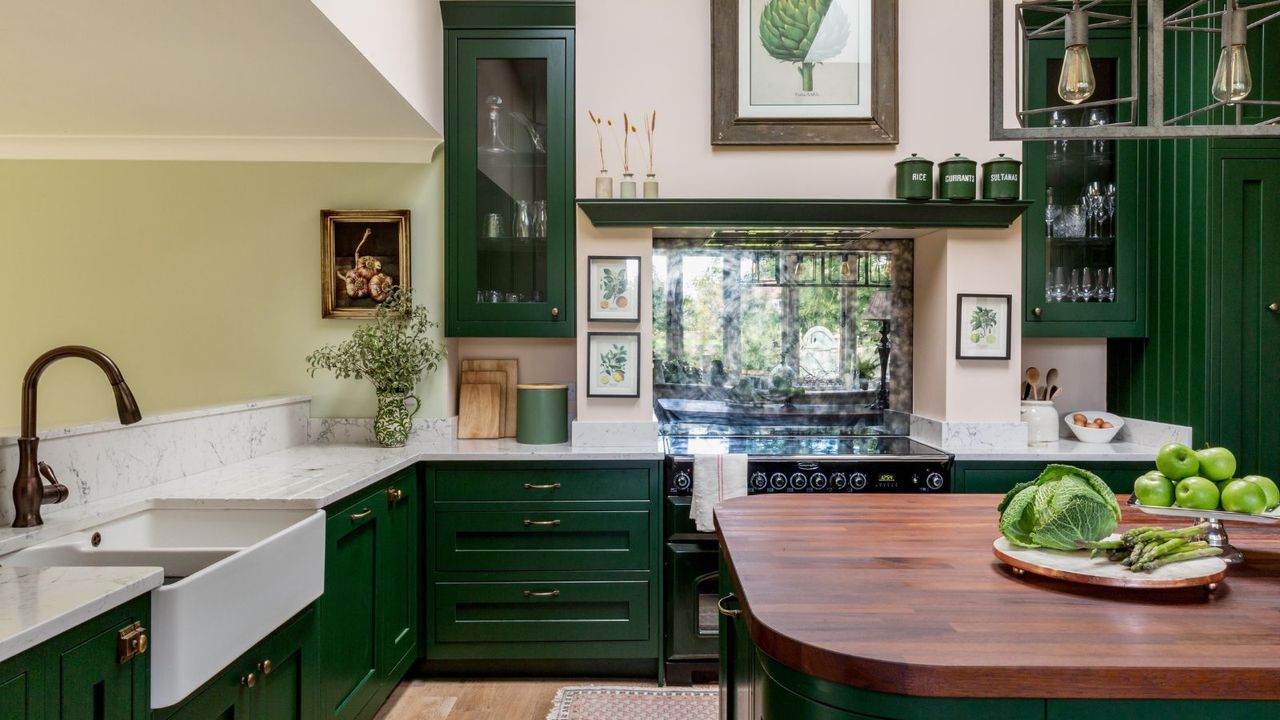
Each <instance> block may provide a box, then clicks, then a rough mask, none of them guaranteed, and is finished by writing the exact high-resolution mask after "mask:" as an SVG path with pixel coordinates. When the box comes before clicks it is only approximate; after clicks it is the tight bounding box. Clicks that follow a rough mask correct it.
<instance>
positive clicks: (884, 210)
mask: <svg viewBox="0 0 1280 720" xmlns="http://www.w3.org/2000/svg"><path fill="white" fill-rule="evenodd" d="M1030 206H1031V201H1029V200H1015V201H1011V202H997V201H994V200H973V201H970V202H952V201H949V200H925V201H923V202H913V201H908V200H893V199H886V200H812V199H793V200H777V199H699V198H675V199H650V200H644V199H627V200H615V199H608V200H598V199H593V198H581V199H579V200H578V207H580V208H582V211H583V212H585V213H586V214H587V217H588V218H589V219H590V220H591V223H592V224H593V225H595V226H596V227H680V226H686V227H741V226H760V227H768V226H787V227H839V226H861V227H879V228H945V227H955V228H1006V227H1009V226H1010V225H1012V224H1013V222H1014V221H1015V220H1017V219H1018V218H1019V217H1021V215H1022V214H1023V213H1024V212H1026V210H1027V208H1028V207H1030Z"/></svg>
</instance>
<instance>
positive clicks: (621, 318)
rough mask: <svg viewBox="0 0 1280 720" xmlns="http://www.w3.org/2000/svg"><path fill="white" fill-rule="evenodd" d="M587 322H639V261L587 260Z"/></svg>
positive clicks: (624, 258) (634, 258) (608, 258)
mask: <svg viewBox="0 0 1280 720" xmlns="http://www.w3.org/2000/svg"><path fill="white" fill-rule="evenodd" d="M587 277H588V281H589V282H590V286H589V291H588V293H587V319H588V320H591V321H593V322H640V297H641V295H640V258H639V257H615V256H593V257H589V258H587Z"/></svg>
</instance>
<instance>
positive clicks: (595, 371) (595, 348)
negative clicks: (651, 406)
mask: <svg viewBox="0 0 1280 720" xmlns="http://www.w3.org/2000/svg"><path fill="white" fill-rule="evenodd" d="M587 397H627V398H634V397H640V333H595V332H593V333H587Z"/></svg>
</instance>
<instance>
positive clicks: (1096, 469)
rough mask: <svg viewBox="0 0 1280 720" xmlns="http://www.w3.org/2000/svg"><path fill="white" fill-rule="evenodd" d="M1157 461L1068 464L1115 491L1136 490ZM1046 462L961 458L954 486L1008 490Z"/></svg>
mask: <svg viewBox="0 0 1280 720" xmlns="http://www.w3.org/2000/svg"><path fill="white" fill-rule="evenodd" d="M1153 463H1154V460H1153V462H1086V463H1074V462H1073V463H1067V464H1069V465H1076V466H1077V467H1081V468H1084V469H1085V470H1088V471H1090V472H1092V473H1094V474H1095V475H1097V476H1098V477H1100V478H1102V479H1103V481H1105V482H1106V483H1107V486H1108V487H1110V488H1111V489H1112V490H1113V491H1114V492H1117V493H1130V492H1133V481H1134V480H1136V479H1137V477H1138V476H1139V475H1141V474H1143V473H1144V472H1147V471H1148V470H1151V469H1152V468H1153V467H1155V466H1154V464H1153ZM1047 464H1048V463H1045V462H1026V461H1019V462H1001V461H972V460H958V461H956V464H955V467H953V468H952V471H951V487H952V491H953V492H959V493H1005V492H1008V491H1009V490H1011V489H1012V488H1013V486H1014V485H1017V484H1018V483H1020V482H1026V481H1027V480H1034V479H1036V477H1037V476H1038V475H1039V474H1040V473H1041V472H1043V471H1044V467H1045V465H1047Z"/></svg>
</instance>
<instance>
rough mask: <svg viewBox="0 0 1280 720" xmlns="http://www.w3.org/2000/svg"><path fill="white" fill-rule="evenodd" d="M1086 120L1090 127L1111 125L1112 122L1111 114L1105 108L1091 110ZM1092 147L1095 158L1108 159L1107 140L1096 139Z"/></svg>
mask: <svg viewBox="0 0 1280 720" xmlns="http://www.w3.org/2000/svg"><path fill="white" fill-rule="evenodd" d="M1085 122H1086V123H1088V124H1089V126H1090V127H1102V126H1103V125H1109V124H1110V123H1111V116H1110V114H1108V113H1107V111H1106V109H1105V108H1093V109H1092V110H1090V111H1089V114H1088V116H1087V117H1086V118H1085ZM1092 149H1093V158H1094V159H1095V160H1106V159H1107V141H1106V140H1094V141H1093V143H1092Z"/></svg>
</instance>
